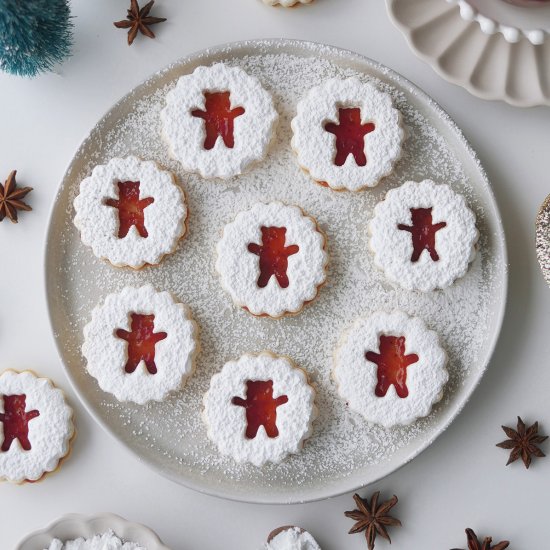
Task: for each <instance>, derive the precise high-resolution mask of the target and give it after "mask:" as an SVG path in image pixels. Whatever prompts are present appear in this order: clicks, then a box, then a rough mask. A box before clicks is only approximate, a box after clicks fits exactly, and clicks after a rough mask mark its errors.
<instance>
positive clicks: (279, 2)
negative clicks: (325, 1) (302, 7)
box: [263, 0, 313, 8]
mask: <svg viewBox="0 0 550 550" xmlns="http://www.w3.org/2000/svg"><path fill="white" fill-rule="evenodd" d="M311 2H313V0H263V3H264V4H267V5H268V6H283V7H284V8H292V7H293V6H296V5H298V4H311Z"/></svg>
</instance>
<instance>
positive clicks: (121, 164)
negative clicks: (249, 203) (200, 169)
mask: <svg viewBox="0 0 550 550" xmlns="http://www.w3.org/2000/svg"><path fill="white" fill-rule="evenodd" d="M123 181H134V182H135V181H139V184H140V185H139V196H140V199H145V198H148V197H152V198H154V199H155V200H154V202H153V203H152V204H150V205H149V206H147V207H146V208H145V209H144V218H145V221H144V225H145V228H146V230H147V233H148V235H147V237H142V236H141V235H140V234H139V233H138V230H137V228H136V226H132V227H130V230H129V231H128V234H127V235H126V236H125V237H124V238H119V237H118V226H119V218H118V209H117V208H114V207H111V206H107V205H106V204H105V199H107V198H111V199H118V198H119V190H118V186H117V183H118V182H123ZM74 207H75V211H76V215H75V218H74V224H75V225H76V227H77V228H78V229H79V230H80V236H81V238H82V242H83V243H84V244H86V245H88V246H90V247H91V248H92V250H93V252H94V254H95V255H96V256H97V257H98V258H102V259H107V260H109V261H110V262H111V263H112V264H113V265H115V266H119V267H120V266H130V267H133V268H134V269H139V268H141V267H143V265H144V264H158V263H159V262H160V261H161V260H162V258H163V256H164V255H165V254H169V253H170V252H172V251H173V250H174V248H175V247H176V245H177V243H178V241H179V240H180V238H181V237H183V235H184V234H185V230H186V226H185V220H186V218H187V206H186V204H185V196H184V194H183V191H182V190H181V188H180V187H179V186H178V185H176V184H175V182H174V176H173V175H172V174H171V173H170V172H167V171H166V170H162V169H160V168H159V167H158V166H157V164H155V163H154V162H151V161H142V160H140V159H138V158H137V157H132V156H130V157H126V158H114V159H112V160H110V161H109V162H108V164H106V165H100V166H96V167H95V168H94V169H93V172H92V175H91V176H89V177H87V178H85V179H84V180H83V181H82V183H81V184H80V194H79V195H78V196H77V197H76V199H75V201H74Z"/></svg>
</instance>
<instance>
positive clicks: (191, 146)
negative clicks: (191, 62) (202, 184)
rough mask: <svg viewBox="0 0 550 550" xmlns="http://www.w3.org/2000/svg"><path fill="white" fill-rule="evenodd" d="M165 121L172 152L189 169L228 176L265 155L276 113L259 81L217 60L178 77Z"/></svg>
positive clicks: (168, 97) (206, 175) (168, 99)
mask: <svg viewBox="0 0 550 550" xmlns="http://www.w3.org/2000/svg"><path fill="white" fill-rule="evenodd" d="M161 119H162V128H163V135H164V137H165V139H166V140H167V142H168V145H169V148H170V154H171V155H172V156H173V157H174V158H175V159H177V160H179V162H180V163H181V164H182V166H183V167H184V169H185V170H188V171H190V172H198V173H199V174H201V176H202V177H204V178H214V177H218V178H224V179H225V178H230V177H232V176H236V175H238V174H241V173H242V172H243V171H244V170H245V169H246V168H247V167H248V166H249V165H250V164H251V163H253V162H255V161H259V160H261V159H263V158H264V157H265V155H266V153H267V149H268V147H269V144H270V143H271V140H272V138H273V135H274V132H275V126H276V123H277V120H278V114H277V111H276V110H275V107H274V105H273V99H272V98H271V95H270V94H269V92H267V91H266V90H265V89H264V88H263V87H262V85H261V83H260V81H259V80H258V79H256V78H254V77H252V76H249V75H248V74H246V72H245V71H243V70H242V69H240V68H238V67H229V66H227V65H224V64H223V63H218V64H216V65H213V66H211V67H197V68H196V69H195V71H194V72H193V73H192V74H190V75H184V76H182V77H180V79H179V80H178V82H177V84H176V87H175V88H174V89H173V90H171V91H170V92H168V94H167V95H166V107H165V108H164V109H163V110H162V112H161Z"/></svg>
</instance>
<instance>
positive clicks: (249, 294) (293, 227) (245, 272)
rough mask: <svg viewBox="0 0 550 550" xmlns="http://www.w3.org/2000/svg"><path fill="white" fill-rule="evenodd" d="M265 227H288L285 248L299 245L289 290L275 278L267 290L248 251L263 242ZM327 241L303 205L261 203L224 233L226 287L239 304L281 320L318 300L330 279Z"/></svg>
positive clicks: (220, 254)
mask: <svg viewBox="0 0 550 550" xmlns="http://www.w3.org/2000/svg"><path fill="white" fill-rule="evenodd" d="M262 227H286V242H285V246H286V247H288V246H292V245H297V246H298V247H299V250H298V252H297V253H296V254H293V255H292V256H289V257H288V268H287V271H286V273H287V277H288V280H289V286H288V287H287V288H282V287H281V286H280V285H279V283H278V282H277V279H276V277H275V276H272V277H271V278H270V279H269V282H268V283H267V286H266V287H264V288H260V287H259V286H258V284H257V281H258V277H259V275H260V260H259V257H258V256H257V255H255V254H253V253H251V252H249V251H248V249H247V246H248V244H249V243H256V244H262V232H261V228H262ZM325 244H326V243H325V237H324V235H323V234H322V233H321V232H320V231H318V229H317V225H316V222H315V220H314V219H313V218H311V217H309V216H307V215H306V214H305V213H304V212H303V211H302V210H301V209H300V208H299V207H297V206H289V205H285V204H283V203H281V202H272V203H269V204H263V203H258V204H256V205H254V206H253V207H252V208H251V209H250V210H247V211H245V212H240V213H239V214H237V217H236V218H235V219H234V220H233V221H232V222H230V223H229V224H227V225H226V226H225V227H224V229H223V235H222V238H221V239H220V241H219V242H218V244H217V246H216V251H217V260H216V270H217V271H218V273H219V274H220V278H221V284H222V286H223V287H224V289H226V290H227V292H229V294H230V295H231V297H232V298H233V301H234V302H235V303H236V304H237V305H239V306H241V307H245V308H247V309H248V310H249V311H250V312H251V313H253V314H254V315H264V314H265V315H269V316H270V317H280V316H281V315H284V314H285V313H289V312H290V313H296V312H298V311H300V310H301V309H302V307H303V305H304V303H305V302H308V301H311V300H313V299H314V298H315V297H316V296H317V293H318V291H319V286H320V285H322V284H323V283H324V281H325V279H326V277H327V274H326V271H325V270H326V265H327V262H328V254H327V253H326V251H325Z"/></svg>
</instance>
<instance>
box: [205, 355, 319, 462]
mask: <svg viewBox="0 0 550 550" xmlns="http://www.w3.org/2000/svg"><path fill="white" fill-rule="evenodd" d="M314 399H315V391H314V390H313V388H312V387H311V386H310V385H309V383H308V380H307V376H306V374H305V372H304V371H302V370H301V369H299V368H296V367H295V366H294V364H293V363H292V361H291V360H290V359H288V358H286V357H279V356H275V355H272V354H270V353H266V352H264V353H261V354H260V355H248V354H246V355H243V356H242V357H241V358H240V359H239V360H237V361H229V362H228V363H226V364H225V365H224V367H223V369H222V370H221V372H219V373H218V374H215V375H214V376H213V377H212V380H211V382H210V388H209V390H208V392H207V393H206V394H205V396H204V417H205V420H206V424H207V426H208V437H209V438H210V439H211V440H212V441H213V442H214V444H215V445H216V446H217V447H218V450H219V452H220V453H221V454H223V455H229V456H231V457H233V458H234V459H235V460H236V461H237V462H251V463H252V464H254V465H255V466H261V465H263V464H264V463H266V462H280V461H282V460H283V459H284V458H285V457H286V456H287V455H288V454H290V453H298V452H299V451H300V450H301V448H302V444H303V442H304V440H305V439H307V438H308V437H309V436H310V433H311V423H312V421H313V420H314V419H315V417H316V416H317V408H316V406H315V404H314Z"/></svg>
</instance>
